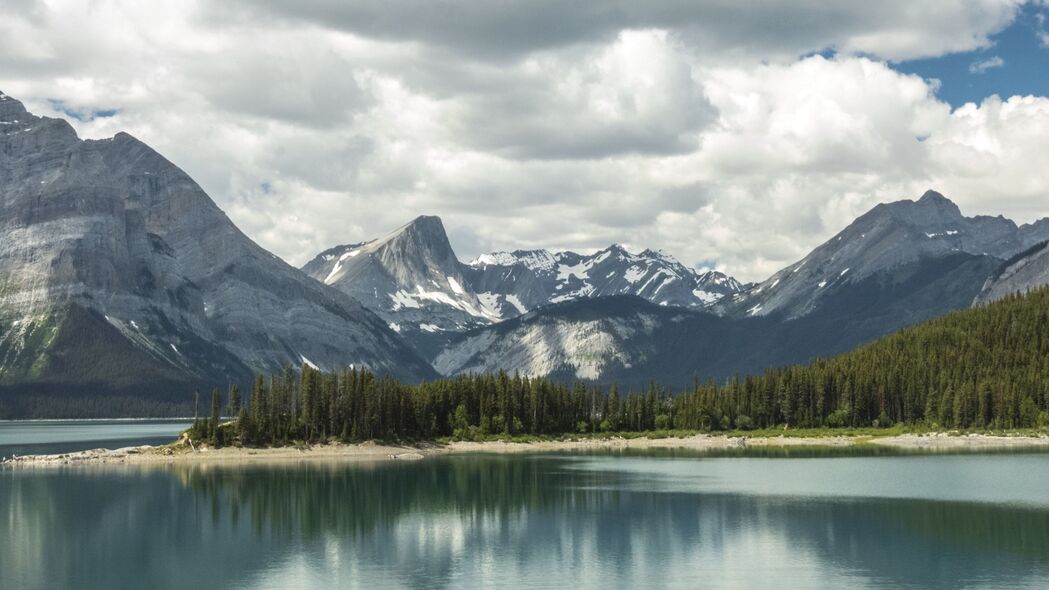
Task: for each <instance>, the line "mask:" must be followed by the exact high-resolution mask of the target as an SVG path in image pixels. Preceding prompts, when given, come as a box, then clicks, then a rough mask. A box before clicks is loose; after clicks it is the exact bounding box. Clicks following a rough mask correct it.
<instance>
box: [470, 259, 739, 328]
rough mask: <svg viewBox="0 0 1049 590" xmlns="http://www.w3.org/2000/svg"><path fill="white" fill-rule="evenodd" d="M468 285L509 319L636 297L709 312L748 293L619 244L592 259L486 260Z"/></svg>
mask: <svg viewBox="0 0 1049 590" xmlns="http://www.w3.org/2000/svg"><path fill="white" fill-rule="evenodd" d="M465 275H466V278H467V281H468V284H469V285H470V287H471V288H472V289H473V290H474V291H475V292H477V293H478V294H479V297H481V299H482V300H484V301H486V302H488V304H489V306H490V307H492V308H493V309H496V310H498V311H499V312H500V314H501V316H502V317H504V318H509V317H514V316H516V315H519V314H521V313H524V312H526V311H528V310H530V309H534V308H536V307H540V306H543V305H549V304H551V303H561V302H563V301H570V300H572V299H581V298H592V297H604V296H609V295H634V296H637V297H641V298H642V299H645V300H648V301H651V302H652V303H656V304H658V305H670V306H675V307H685V308H690V309H701V308H704V307H707V306H709V305H711V304H713V303H715V302H717V301H720V300H721V299H722V298H724V297H726V296H731V295H735V294H737V293H739V292H740V291H741V290H742V289H743V285H741V284H740V283H739V282H738V281H736V280H735V279H733V278H732V277H729V276H727V275H725V274H723V273H720V272H717V271H704V272H699V271H696V270H695V269H692V268H689V267H686V266H685V265H683V264H681V263H680V262H678V261H677V260H675V259H674V258H673V257H672V256H669V255H667V254H664V253H662V252H656V251H653V250H645V251H643V252H641V253H640V254H632V253H630V252H628V251H627V250H626V249H624V248H623V247H622V246H619V245H618V244H614V245H612V246H609V247H608V248H605V249H604V250H601V251H599V252H596V253H594V254H591V255H582V254H577V253H575V252H556V253H555V252H549V251H547V250H517V251H514V252H496V253H493V254H485V255H483V256H480V257H478V258H477V259H475V260H473V261H472V262H470V264H469V267H468V270H467V271H466V272H465Z"/></svg>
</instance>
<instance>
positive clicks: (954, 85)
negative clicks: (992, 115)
mask: <svg viewBox="0 0 1049 590" xmlns="http://www.w3.org/2000/svg"><path fill="white" fill-rule="evenodd" d="M1047 27H1049V7H1046V6H1044V5H1027V6H1024V7H1023V8H1022V9H1021V10H1020V13H1019V15H1018V16H1017V19H1016V20H1015V21H1014V22H1013V23H1012V24H1011V25H1010V26H1009V27H1008V28H1006V29H1005V30H1003V31H1002V32H1000V33H998V34H997V35H994V36H993V37H991V40H992V42H993V43H992V45H991V46H989V47H986V48H984V49H981V50H977V51H968V52H965V53H953V54H950V55H945V56H943V57H937V58H931V59H920V60H913V61H906V62H902V63H897V64H893V68H895V69H896V70H897V71H900V72H903V73H906V74H917V75H919V76H921V77H922V78H925V79H927V80H933V79H935V80H939V89H938V90H937V91H936V95H937V96H938V97H939V98H940V99H941V100H943V101H946V102H947V103H948V104H950V105H951V107H952V108H958V107H960V106H962V105H963V104H965V103H967V102H975V103H977V104H979V103H980V102H982V101H983V99H985V98H987V97H988V96H991V95H994V94H997V95H998V96H1000V97H1002V98H1008V97H1010V96H1013V95H1021V96H1025V95H1036V96H1049V32H1047Z"/></svg>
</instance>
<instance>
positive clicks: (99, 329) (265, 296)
mask: <svg viewBox="0 0 1049 590" xmlns="http://www.w3.org/2000/svg"><path fill="white" fill-rule="evenodd" d="M0 195H2V199H3V200H2V202H0V384H2V385H4V386H5V387H6V389H7V390H9V391H15V392H26V391H31V392H34V393H42V392H58V393H68V394H73V393H75V394H78V395H81V394H85V395H86V394H93V395H102V394H112V393H135V394H141V395H149V396H154V397H156V398H174V397H179V399H182V400H184V399H186V396H187V393H188V391H187V388H188V387H190V386H194V387H196V386H203V385H208V386H210V385H213V384H225V383H226V382H227V381H237V380H243V379H245V378H248V377H250V374H251V373H252V372H257V371H272V370H276V369H279V368H280V367H282V366H284V365H285V364H286V363H293V364H296V365H298V364H301V363H313V364H316V365H318V366H320V367H324V368H328V369H334V368H337V367H341V366H344V365H349V364H358V365H365V366H368V367H372V368H373V369H374V370H376V371H378V372H380V373H385V372H389V373H391V374H394V375H399V376H402V377H403V378H407V379H418V378H424V377H428V376H430V375H432V370H431V369H430V367H429V366H428V365H427V364H426V363H425V361H423V360H422V359H420V358H419V357H418V356H417V355H416V354H415V353H414V352H413V351H412V350H411V349H410V348H409V347H408V346H407V345H406V344H405V343H404V342H403V341H402V340H401V339H400V337H399V336H398V335H397V334H395V333H394V332H392V331H391V330H390V329H389V328H388V327H387V326H386V323H385V322H383V321H382V320H381V319H380V318H378V317H377V316H375V315H374V314H373V313H371V312H370V311H368V310H367V309H365V308H364V307H363V306H361V304H360V303H358V302H357V301H354V300H353V299H352V298H350V297H348V296H346V295H345V294H343V293H341V292H339V291H338V290H336V289H332V288H329V287H325V286H324V285H321V284H319V283H317V282H316V281H314V280H312V279H310V278H309V277H308V276H306V275H305V274H303V273H301V272H300V271H298V270H296V269H295V268H293V267H291V266H289V265H287V264H285V263H284V262H282V261H281V260H280V259H278V258H277V257H276V256H274V255H273V254H271V253H269V252H267V251H266V250H264V249H263V248H261V247H260V246H258V245H257V244H255V243H254V242H253V241H251V240H250V239H249V238H248V237H247V236H245V235H244V234H243V233H241V232H240V230H238V229H237V227H236V226H235V225H234V224H233V223H232V222H231V221H230V220H229V218H227V217H226V215H225V214H224V213H223V212H222V211H221V210H220V209H219V208H218V207H217V206H216V205H215V203H214V202H213V201H212V200H211V199H210V198H209V197H208V196H207V194H205V193H204V191H203V190H202V189H201V188H200V187H199V186H198V185H197V184H196V183H195V182H194V181H193V180H192V179H191V178H190V177H189V176H187V175H186V174H185V173H184V172H183V171H182V170H180V169H179V168H178V167H176V166H175V165H174V164H172V163H171V162H169V161H168V160H166V159H164V158H163V157H162V156H160V155H159V154H158V153H157V152H155V151H153V150H152V149H150V148H149V147H148V146H146V145H145V144H143V143H142V142H140V141H138V140H137V139H135V138H133V137H131V136H130V135H128V134H126V133H119V134H117V135H116V136H115V137H113V138H111V139H106V140H99V141H91V140H89V141H84V140H81V139H79V138H78V137H77V135H76V133H75V131H74V130H73V128H72V127H71V126H70V125H69V124H68V123H67V122H65V121H63V120H61V119H52V118H46V117H37V116H35V115H32V114H31V113H29V112H27V111H26V110H25V108H24V106H23V105H22V104H21V103H20V102H19V101H17V100H15V99H13V98H11V97H10V96H7V95H6V94H3V93H0Z"/></svg>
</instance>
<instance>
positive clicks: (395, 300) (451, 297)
mask: <svg viewBox="0 0 1049 590" xmlns="http://www.w3.org/2000/svg"><path fill="white" fill-rule="evenodd" d="M302 270H303V272H305V273H306V274H308V275H310V276H312V277H313V278H315V279H317V280H318V281H320V282H322V283H324V284H326V285H331V286H333V287H336V288H338V289H340V290H342V291H343V292H344V293H346V294H348V295H350V296H352V297H354V298H356V299H357V300H359V301H361V302H362V303H363V304H364V305H365V306H367V307H368V308H370V309H372V310H374V311H375V312H376V313H377V314H379V315H380V316H381V317H382V318H383V319H385V320H386V321H387V322H388V323H389V326H390V327H391V328H392V329H393V330H396V331H397V332H399V333H401V334H402V335H403V336H405V337H406V338H407V339H408V341H409V342H411V343H413V344H414V345H415V346H416V348H417V349H418V350H420V351H421V352H422V353H423V354H424V355H427V356H433V355H434V354H436V353H437V351H439V350H440V348H441V347H442V346H443V345H444V344H445V343H446V342H447V341H448V340H449V338H450V337H451V336H452V335H453V334H455V333H458V332H463V331H466V330H470V329H473V328H477V327H482V326H488V325H492V324H497V323H499V322H501V321H503V320H507V319H510V318H514V317H517V316H519V315H521V314H524V313H527V312H528V311H530V310H533V309H536V308H540V307H544V306H549V305H552V304H557V303H562V302H566V301H573V300H576V299H593V298H597V297H604V296H610V295H634V296H637V297H640V298H642V299H645V300H647V301H651V302H652V303H655V304H658V305H667V306H674V307H685V308H688V309H704V308H707V307H709V306H710V305H712V304H713V303H716V302H718V301H720V300H721V299H722V298H724V297H726V296H731V295H735V294H737V293H740V292H741V291H742V289H743V288H744V286H743V285H741V284H740V283H739V282H738V281H736V280H735V279H733V278H732V277H729V276H726V275H724V274H722V273H720V272H717V271H704V272H700V271H697V270H695V269H692V268H689V267H686V266H685V265H683V264H681V263H680V262H678V261H677V260H675V259H674V258H673V257H671V256H669V255H666V254H663V253H660V252H654V251H652V250H645V251H644V252H641V253H640V254H631V253H630V252H627V251H626V250H625V249H624V248H623V247H621V246H619V245H612V246H609V247H608V248H605V249H604V250H601V251H599V252H595V253H594V254H590V255H583V254H577V253H575V252H549V251H547V250H527V251H525V250H518V251H515V252H496V253H493V254H486V255H483V256H480V257H478V258H477V259H476V260H474V261H472V262H469V263H465V264H464V263H462V262H460V261H459V259H458V258H457V257H456V255H455V252H453V251H452V247H451V245H450V244H449V242H448V237H447V235H446V234H445V230H444V225H443V224H442V223H441V220H440V219H439V218H437V217H432V216H422V217H418V218H416V219H414V220H413V221H411V222H409V223H408V224H406V225H404V226H401V227H400V228H398V229H396V230H394V231H393V232H391V233H389V234H387V235H385V236H383V237H381V238H377V239H374V240H371V241H368V242H363V243H359V244H348V245H344V246H336V247H334V248H331V249H328V250H325V251H324V252H321V253H320V254H318V255H317V256H316V257H315V258H314V259H313V260H311V261H309V262H308V263H306V265H304V266H303V267H302Z"/></svg>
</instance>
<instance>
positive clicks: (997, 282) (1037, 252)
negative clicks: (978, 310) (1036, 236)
mask: <svg viewBox="0 0 1049 590" xmlns="http://www.w3.org/2000/svg"><path fill="white" fill-rule="evenodd" d="M1046 285H1049V242H1043V243H1041V244H1038V245H1037V246H1034V247H1032V248H1031V249H1030V250H1028V251H1026V252H1023V253H1021V254H1020V255H1017V256H1015V257H1014V258H1013V259H1012V260H1009V261H1008V262H1006V263H1005V264H1003V265H1002V267H1001V269H1000V270H999V272H998V273H996V274H995V275H994V276H992V277H991V278H989V279H988V280H987V282H986V284H984V287H983V291H982V292H981V293H980V295H979V296H978V297H977V298H976V301H975V303H976V304H977V305H980V304H985V303H991V302H993V301H997V300H999V299H1001V298H1003V297H1005V296H1007V295H1012V294H1014V293H1026V292H1028V291H1031V290H1033V289H1038V288H1040V287H1044V286H1046Z"/></svg>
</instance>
